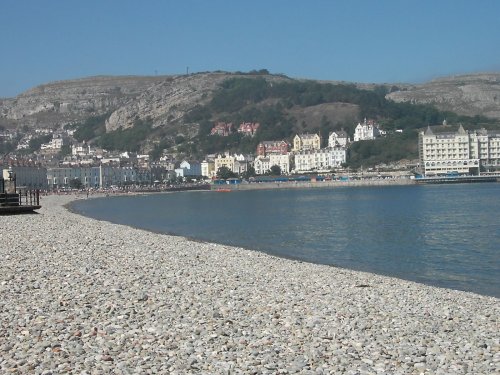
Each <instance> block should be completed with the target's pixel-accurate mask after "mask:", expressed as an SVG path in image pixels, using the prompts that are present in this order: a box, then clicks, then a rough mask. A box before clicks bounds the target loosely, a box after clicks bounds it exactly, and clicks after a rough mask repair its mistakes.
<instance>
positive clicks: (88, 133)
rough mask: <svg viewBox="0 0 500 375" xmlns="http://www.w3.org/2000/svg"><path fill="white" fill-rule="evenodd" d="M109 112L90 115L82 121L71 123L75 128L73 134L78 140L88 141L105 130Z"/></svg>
mask: <svg viewBox="0 0 500 375" xmlns="http://www.w3.org/2000/svg"><path fill="white" fill-rule="evenodd" d="M108 115H109V114H107V113H106V114H104V115H100V116H92V117H89V118H88V119H86V120H85V121H84V122H82V123H77V124H74V125H72V127H73V128H74V129H76V130H75V133H74V134H73V136H74V137H75V139H76V140H77V141H78V142H84V141H89V140H91V139H94V138H95V137H97V136H99V135H101V134H103V133H104V132H105V131H106V126H105V123H106V119H107V118H108Z"/></svg>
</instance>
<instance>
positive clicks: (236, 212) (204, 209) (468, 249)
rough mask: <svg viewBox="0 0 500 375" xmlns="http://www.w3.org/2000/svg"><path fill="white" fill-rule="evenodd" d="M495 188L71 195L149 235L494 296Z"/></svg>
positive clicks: (498, 204)
mask: <svg viewBox="0 0 500 375" xmlns="http://www.w3.org/2000/svg"><path fill="white" fill-rule="evenodd" d="M499 198H500V184H498V183H484V184H460V185H436V186H431V185H425V186H391V187H355V188H353V187H349V188H331V189H327V188H324V189H304V190H294V189H290V190H253V191H238V192H232V193H217V192H182V193H172V194H155V195H143V196H123V197H121V196H119V197H109V198H105V199H89V200H79V201H76V202H75V203H74V204H73V209H74V210H75V211H77V212H79V213H81V214H83V215H86V216H90V217H93V218H97V219H101V220H107V221H111V222H114V223H120V224H126V225H130V226H133V227H137V228H143V229H147V230H151V231H155V232H164V233H169V234H177V235H181V236H186V237H190V238H196V239H199V240H205V241H210V242H217V243H222V244H228V245H236V246H240V247H245V248H249V249H255V250H259V251H263V252H266V253H269V254H273V255H277V256H281V257H286V258H293V259H300V260H303V261H307V262H314V263H322V264H328V265H334V266H339V267H345V268H350V269H354V270H361V271H369V272H373V273H378V274H384V275H390V276H395V277H399V278H402V279H407V280H412V281H417V282H421V283H425V284H429V285H434V286H440V287H446V288H452V289H459V290H466V291H472V292H476V293H480V294H485V295H491V296H495V297H500V199H499Z"/></svg>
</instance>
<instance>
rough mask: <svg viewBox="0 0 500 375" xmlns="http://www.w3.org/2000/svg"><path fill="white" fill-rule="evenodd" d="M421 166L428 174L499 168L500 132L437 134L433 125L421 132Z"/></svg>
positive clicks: (461, 131) (461, 129)
mask: <svg viewBox="0 0 500 375" xmlns="http://www.w3.org/2000/svg"><path fill="white" fill-rule="evenodd" d="M418 146H419V156H420V167H421V170H422V171H423V172H424V174H425V175H426V176H439V175H445V174H447V173H458V174H480V173H481V170H483V171H490V170H491V171H496V170H499V169H500V131H498V130H496V131H487V130H485V129H480V130H472V131H467V130H465V129H464V128H463V126H462V125H460V126H459V128H458V130H457V131H456V132H444V133H434V132H433V131H432V130H431V128H430V127H428V128H427V130H425V131H422V132H420V134H419V142H418Z"/></svg>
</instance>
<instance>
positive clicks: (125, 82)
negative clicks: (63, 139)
mask: <svg viewBox="0 0 500 375" xmlns="http://www.w3.org/2000/svg"><path fill="white" fill-rule="evenodd" d="M164 80H165V77H91V78H84V79H78V80H71V81H60V82H53V83H49V84H46V85H41V86H38V87H35V88H33V89H31V90H29V91H27V92H25V93H23V94H21V95H19V96H17V97H16V98H13V99H4V100H2V101H0V117H1V118H3V119H4V121H9V122H12V123H17V124H21V125H34V126H38V127H57V126H60V125H64V124H67V123H71V122H72V121H77V120H80V119H84V118H86V117H89V116H91V115H100V114H103V113H107V112H111V111H113V110H115V109H117V108H120V107H121V106H122V105H125V104H126V103H128V102H129V101H130V100H134V98H136V97H137V96H139V95H141V93H142V92H144V90H147V89H148V88H149V87H151V86H154V85H155V84H157V83H158V82H162V81H164Z"/></svg>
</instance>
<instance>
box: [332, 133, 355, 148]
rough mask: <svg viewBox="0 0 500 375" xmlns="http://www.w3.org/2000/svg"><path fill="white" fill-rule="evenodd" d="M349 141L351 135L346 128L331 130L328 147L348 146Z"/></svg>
mask: <svg viewBox="0 0 500 375" xmlns="http://www.w3.org/2000/svg"><path fill="white" fill-rule="evenodd" d="M349 142H351V140H350V139H349V135H348V134H347V133H346V132H345V131H344V130H340V131H334V132H331V133H330V135H329V136H328V147H336V146H341V147H347V145H348V144H349Z"/></svg>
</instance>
